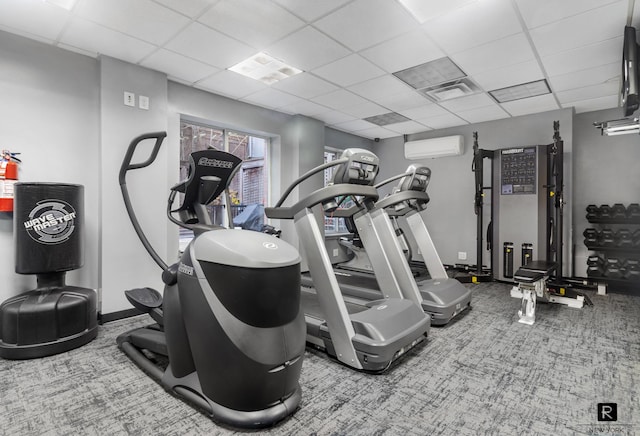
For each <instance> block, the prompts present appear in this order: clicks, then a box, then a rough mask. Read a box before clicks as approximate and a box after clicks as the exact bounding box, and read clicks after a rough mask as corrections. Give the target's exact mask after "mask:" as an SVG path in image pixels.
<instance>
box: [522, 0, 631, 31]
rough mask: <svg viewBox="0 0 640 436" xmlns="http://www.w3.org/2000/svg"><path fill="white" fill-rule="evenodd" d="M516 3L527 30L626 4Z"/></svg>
mask: <svg viewBox="0 0 640 436" xmlns="http://www.w3.org/2000/svg"><path fill="white" fill-rule="evenodd" d="M516 2H517V4H518V9H519V10H520V13H521V14H522V18H523V19H524V21H525V23H527V27H528V28H529V29H532V28H534V27H538V26H541V25H543V24H547V23H551V22H554V21H558V20H561V19H563V18H567V17H570V16H572V15H576V14H579V13H581V12H586V11H588V10H590V9H595V8H598V7H601V6H604V5H606V4H611V3H616V2H623V3H626V2H625V1H624V0H562V1H558V0H516Z"/></svg>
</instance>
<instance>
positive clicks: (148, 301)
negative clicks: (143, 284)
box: [124, 288, 162, 313]
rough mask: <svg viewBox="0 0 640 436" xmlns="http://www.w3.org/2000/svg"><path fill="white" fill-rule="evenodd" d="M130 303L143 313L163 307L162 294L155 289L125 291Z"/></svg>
mask: <svg viewBox="0 0 640 436" xmlns="http://www.w3.org/2000/svg"><path fill="white" fill-rule="evenodd" d="M124 295H125V296H126V297H127V300H129V303H131V304H132V305H133V307H135V308H136V309H138V310H140V311H141V312H143V313H149V312H150V311H152V310H153V309H157V308H159V307H162V294H160V292H158V291H156V290H155V289H153V288H135V289H129V290H127V291H124Z"/></svg>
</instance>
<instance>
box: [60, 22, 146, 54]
mask: <svg viewBox="0 0 640 436" xmlns="http://www.w3.org/2000/svg"><path fill="white" fill-rule="evenodd" d="M87 35H91V38H87ZM60 42H62V43H64V44H69V45H72V46H74V47H78V48H81V49H83V50H88V51H91V52H95V53H101V54H105V55H107V56H111V57H114V58H117V59H121V60H123V61H127V62H130V63H132V64H136V63H138V62H139V61H140V60H141V59H142V58H144V57H146V56H147V55H149V54H150V53H151V52H152V51H154V50H155V49H156V47H155V46H153V45H151V44H149V43H146V42H144V41H140V40H139V39H136V38H132V37H130V36H127V35H124V34H123V33H120V32H116V31H115V30H111V29H107V28H106V27H103V26H100V25H99V24H95V23H92V22H90V21H87V20H83V19H82V18H73V19H72V20H71V23H70V25H69V26H68V27H67V28H66V29H65V31H64V34H63V35H62V38H60Z"/></svg>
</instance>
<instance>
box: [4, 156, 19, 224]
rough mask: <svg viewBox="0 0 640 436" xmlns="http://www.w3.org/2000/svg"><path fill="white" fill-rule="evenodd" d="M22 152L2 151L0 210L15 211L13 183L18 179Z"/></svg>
mask: <svg viewBox="0 0 640 436" xmlns="http://www.w3.org/2000/svg"><path fill="white" fill-rule="evenodd" d="M18 154H20V153H12V152H10V151H8V150H3V151H2V159H1V160H0V212H13V185H14V184H15V183H16V182H17V181H18V162H20V159H18V158H17V157H16V156H17V155H18Z"/></svg>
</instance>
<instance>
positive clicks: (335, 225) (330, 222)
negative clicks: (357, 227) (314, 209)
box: [324, 150, 354, 234]
mask: <svg viewBox="0 0 640 436" xmlns="http://www.w3.org/2000/svg"><path fill="white" fill-rule="evenodd" d="M339 157H340V152H337V151H329V150H326V151H325V152H324V161H325V163H326V162H332V161H334V160H336V159H338V158H339ZM335 169H336V167H330V168H327V169H326V170H324V186H327V185H328V184H329V183H331V178H332V177H333V172H334V171H335ZM353 205H354V202H353V201H352V200H351V199H346V200H345V201H343V202H342V203H341V204H340V207H345V208H346V207H351V206H353ZM324 231H325V234H332V233H349V230H347V226H346V224H345V223H344V218H332V217H328V216H325V218H324Z"/></svg>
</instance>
